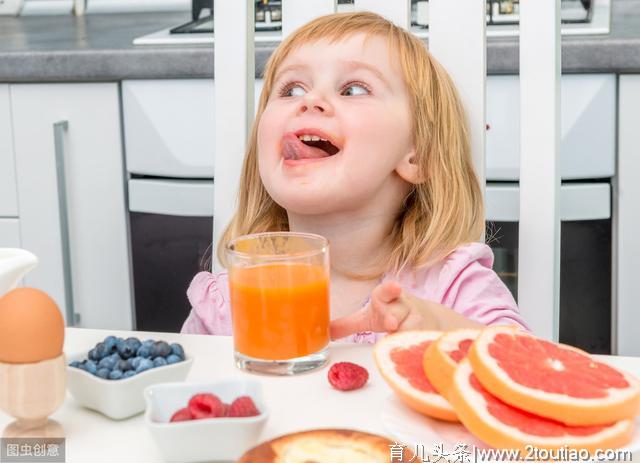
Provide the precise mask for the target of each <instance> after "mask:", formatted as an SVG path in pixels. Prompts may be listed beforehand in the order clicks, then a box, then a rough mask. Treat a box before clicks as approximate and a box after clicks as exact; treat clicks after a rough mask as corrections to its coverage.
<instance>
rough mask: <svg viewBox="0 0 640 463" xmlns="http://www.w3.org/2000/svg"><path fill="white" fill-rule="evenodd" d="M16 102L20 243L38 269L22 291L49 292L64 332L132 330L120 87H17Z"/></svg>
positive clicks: (13, 91) (12, 94) (13, 107)
mask: <svg viewBox="0 0 640 463" xmlns="http://www.w3.org/2000/svg"><path fill="white" fill-rule="evenodd" d="M9 94H10V100H11V113H12V122H13V134H14V140H13V143H14V153H15V164H16V165H15V170H16V180H17V182H16V183H17V196H18V209H19V212H20V214H19V220H20V227H19V228H20V241H21V245H22V247H23V248H25V249H28V250H29V251H31V252H33V253H34V254H36V255H37V256H38V259H39V264H38V266H37V267H36V268H35V269H34V270H32V271H31V272H30V273H29V274H28V275H27V276H26V278H25V284H26V285H29V286H34V287H38V288H41V289H43V290H45V291H46V292H48V293H49V294H50V295H51V296H52V297H53V298H54V300H55V301H56V302H57V303H58V305H59V306H60V309H61V310H62V312H63V313H65V318H66V321H67V324H71V323H73V324H75V325H77V326H82V327H89V328H108V329H130V328H131V327H132V323H131V311H132V308H131V307H132V304H131V301H132V296H131V278H130V273H131V272H130V263H129V244H128V243H129V239H128V225H127V214H126V208H125V204H126V201H125V197H126V193H125V183H126V182H125V178H124V166H123V153H122V137H121V129H120V127H121V120H120V105H119V89H118V84H116V83H74V84H15V85H10V87H9ZM57 160H58V163H57ZM71 314H73V315H71ZM71 318H73V320H72V319H71Z"/></svg>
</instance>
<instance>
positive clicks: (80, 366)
mask: <svg viewBox="0 0 640 463" xmlns="http://www.w3.org/2000/svg"><path fill="white" fill-rule="evenodd" d="M69 366H70V367H73V368H82V363H81V362H78V361H77V360H74V361H73V362H71V363H70V364H69Z"/></svg>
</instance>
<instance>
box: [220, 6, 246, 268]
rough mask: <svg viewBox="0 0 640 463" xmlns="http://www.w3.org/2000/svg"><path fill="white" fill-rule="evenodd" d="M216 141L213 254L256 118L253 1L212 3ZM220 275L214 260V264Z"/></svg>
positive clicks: (234, 195) (229, 210) (232, 207)
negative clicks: (254, 108)
mask: <svg viewBox="0 0 640 463" xmlns="http://www.w3.org/2000/svg"><path fill="white" fill-rule="evenodd" d="M214 9H215V12H214V28H215V31H216V32H215V44H214V53H215V56H214V67H215V99H216V118H215V126H216V130H215V133H216V139H215V165H214V219H213V243H214V246H213V251H214V255H215V243H217V242H218V239H219V238H220V236H221V234H222V231H223V230H224V228H225V227H226V226H227V224H228V223H229V221H230V220H231V217H232V215H233V212H234V210H235V207H236V201H237V200H236V198H237V192H238V185H239V184H240V171H241V167H242V160H243V158H244V151H245V147H246V140H247V135H248V134H249V130H250V128H251V124H252V123H253V115H254V110H253V106H254V81H255V58H254V54H255V53H254V32H253V29H254V0H233V1H228V2H215V5H214ZM212 261H213V262H214V268H215V269H216V270H218V268H217V266H218V263H217V261H216V259H215V258H214V259H212Z"/></svg>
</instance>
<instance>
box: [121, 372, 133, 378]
mask: <svg viewBox="0 0 640 463" xmlns="http://www.w3.org/2000/svg"><path fill="white" fill-rule="evenodd" d="M135 374H136V372H135V371H134V370H129V371H125V372H124V374H123V375H122V379H125V378H131V377H132V376H134V375H135Z"/></svg>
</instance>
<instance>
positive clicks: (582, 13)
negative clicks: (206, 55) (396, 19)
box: [133, 0, 611, 45]
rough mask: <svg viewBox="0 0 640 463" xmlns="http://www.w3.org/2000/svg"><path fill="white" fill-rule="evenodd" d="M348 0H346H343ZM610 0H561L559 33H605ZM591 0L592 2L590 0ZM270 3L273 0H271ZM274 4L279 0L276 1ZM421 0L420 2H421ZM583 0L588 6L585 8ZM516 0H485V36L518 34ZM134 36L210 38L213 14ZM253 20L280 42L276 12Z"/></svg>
mask: <svg viewBox="0 0 640 463" xmlns="http://www.w3.org/2000/svg"><path fill="white" fill-rule="evenodd" d="M347 1H348V0H347ZM610 1H611V0H563V1H562V14H561V18H562V25H561V30H562V35H592V34H608V33H609V31H610V17H611V14H610V12H611V4H610ZM591 2H593V3H591ZM272 3H274V2H273V0H272ZM277 3H278V4H279V3H280V2H277ZM427 3H428V2H426V1H418V2H415V5H414V6H415V8H414V12H413V13H414V14H413V25H412V27H411V31H412V32H413V33H414V34H415V35H416V36H418V37H421V38H426V37H428V36H429V31H428V27H427V25H428V9H427V8H426V7H425V5H426V4H427ZM421 4H422V5H421ZM585 4H588V5H589V8H585ZM518 6H519V0H488V1H487V37H515V36H517V35H518V23H517V21H518V17H519V16H518V13H519V9H518ZM352 8H353V5H351V4H348V3H340V4H339V5H338V11H349V10H350V9H352ZM206 13H209V14H207V15H205V16H204V17H201V18H199V19H194V20H192V21H189V22H186V23H185V24H181V25H178V26H174V27H169V28H166V29H162V30H160V31H157V32H154V33H151V34H148V35H145V36H142V37H138V38H136V39H134V41H133V44H134V45H192V44H193V45H197V44H212V43H213V42H214V33H213V15H212V14H210V11H206ZM257 19H258V20H257V21H256V32H255V41H256V42H280V41H281V40H282V34H281V30H280V28H281V22H280V16H279V14H274V13H273V12H267V13H266V14H264V12H263V14H262V15H261V16H259V17H257Z"/></svg>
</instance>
